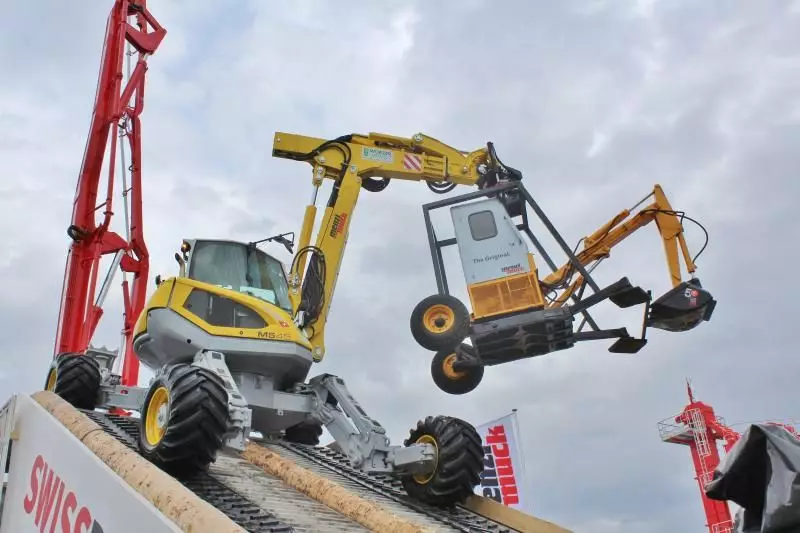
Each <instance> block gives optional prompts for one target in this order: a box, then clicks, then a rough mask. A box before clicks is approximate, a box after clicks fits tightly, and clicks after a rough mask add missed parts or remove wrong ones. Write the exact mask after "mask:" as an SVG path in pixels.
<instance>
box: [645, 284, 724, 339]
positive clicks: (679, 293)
mask: <svg viewBox="0 0 800 533" xmlns="http://www.w3.org/2000/svg"><path fill="white" fill-rule="evenodd" d="M716 305H717V302H716V300H714V298H713V297H712V296H711V293H709V292H708V291H707V290H705V289H703V286H702V285H701V284H700V280H699V279H697V278H692V279H690V280H689V281H684V282H683V283H681V284H680V285H678V286H677V287H675V288H673V289H672V290H670V291H669V292H667V293H666V294H664V295H663V296H661V297H660V298H659V299H658V300H656V301H654V302H653V303H652V304H650V314H649V316H648V317H647V325H648V327H652V328H658V329H663V330H665V331H689V330H690V329H694V328H695V327H697V326H698V325H699V324H700V322H703V321H708V320H710V319H711V314H712V313H713V312H714V307H715V306H716Z"/></svg>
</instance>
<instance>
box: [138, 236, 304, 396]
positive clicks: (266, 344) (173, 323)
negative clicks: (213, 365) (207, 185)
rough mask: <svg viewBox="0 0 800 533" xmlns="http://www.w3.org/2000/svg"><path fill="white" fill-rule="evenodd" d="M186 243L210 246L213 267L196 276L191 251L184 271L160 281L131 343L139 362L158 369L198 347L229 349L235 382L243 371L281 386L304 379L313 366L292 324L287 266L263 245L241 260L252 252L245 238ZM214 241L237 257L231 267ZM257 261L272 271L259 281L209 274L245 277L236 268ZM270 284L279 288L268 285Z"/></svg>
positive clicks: (192, 247)
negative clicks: (232, 283) (226, 282)
mask: <svg viewBox="0 0 800 533" xmlns="http://www.w3.org/2000/svg"><path fill="white" fill-rule="evenodd" d="M185 242H187V243H190V246H189V248H190V251H191V253H195V252H194V250H195V249H197V248H200V249H201V251H202V250H204V248H202V247H204V246H207V247H210V248H208V249H209V250H210V251H209V252H204V253H207V254H209V255H207V257H205V258H204V260H205V261H206V262H207V265H213V266H211V267H209V266H206V267H205V268H206V271H207V272H206V273H205V275H199V276H198V273H199V272H200V270H201V269H200V268H197V269H194V268H193V266H194V265H193V261H192V258H191V255H190V253H187V254H186V258H185V259H184V264H183V265H182V267H181V274H180V275H178V276H175V277H172V278H169V279H166V280H164V281H161V282H160V283H159V285H158V288H157V289H156V291H155V292H154V293H153V295H152V296H151V297H150V299H149V301H148V302H147V304H146V306H145V308H144V311H143V312H142V314H141V315H140V316H139V319H138V321H137V322H136V326H135V329H134V341H133V347H134V350H135V352H136V355H137V357H138V358H139V360H140V361H141V362H142V364H144V365H145V366H147V367H150V368H154V369H155V368H159V367H161V366H162V365H165V364H175V363H183V362H191V361H192V360H193V358H194V357H195V355H196V354H197V352H198V351H199V350H203V349H205V350H212V351H218V352H221V353H223V354H225V362H226V364H227V365H228V368H229V369H230V371H231V374H232V375H233V377H234V379H235V380H237V381H239V380H238V378H240V377H241V375H243V374H249V375H251V376H261V377H263V378H267V379H270V380H272V381H273V382H274V383H275V385H276V387H277V388H278V389H284V388H288V387H290V386H291V385H293V384H294V383H296V382H300V381H303V380H305V378H306V376H307V374H308V371H309V369H310V367H311V364H312V357H311V344H310V342H309V340H308V339H307V338H306V336H305V335H303V333H302V332H301V331H300V329H298V327H297V326H296V325H295V323H294V322H293V319H292V307H291V300H290V299H289V297H288V292H289V291H288V282H287V280H286V278H285V273H284V270H283V265H280V263H279V262H278V261H277V260H276V259H274V258H272V257H271V256H269V255H267V254H265V253H264V252H263V251H261V250H258V249H252V250H251V251H250V252H249V253H250V254H252V255H253V256H254V257H256V256H257V257H258V258H259V259H257V260H252V259H249V258H248V259H246V260H245V261H244V262H242V261H241V260H239V258H240V257H245V256H246V254H247V253H248V252H245V251H244V250H246V247H247V246H248V245H247V244H243V243H236V242H233V241H212V240H200V241H185ZM214 246H220V247H222V246H224V247H225V248H224V250H225V251H226V253H227V254H228V256H229V257H231V258H232V259H231V264H230V265H224V264H223V262H222V261H221V260H219V259H218V257H217V256H213V255H210V254H213V253H214V250H215V249H214V248H213V247H214ZM220 250H223V248H220ZM237 254H238V255H237ZM219 257H224V255H220V256H219ZM254 261H255V262H256V263H258V261H260V262H261V264H262V265H264V264H268V265H270V267H271V270H270V273H271V277H269V276H267V275H266V274H264V275H262V276H261V277H260V279H257V280H256V281H254V282H253V284H254V285H261V287H250V288H248V287H247V286H243V287H239V288H238V290H234V288H232V287H226V286H221V284H220V283H213V281H219V280H214V279H209V276H210V275H211V274H213V273H214V272H216V271H218V272H219V275H220V277H224V276H228V278H230V279H238V278H241V279H244V276H245V274H244V273H242V272H241V271H240V270H237V268H238V267H239V266H240V265H249V267H248V268H251V267H252V265H253V264H254ZM195 262H196V258H195ZM278 265H280V268H279V267H278ZM215 268H216V271H215V270H214V269H215ZM226 268H227V269H228V270H226ZM209 273H211V274H209ZM256 273H257V272H256ZM196 277H200V279H195V278H196ZM220 279H221V278H220ZM265 286H270V287H272V289H274V290H268V289H264V288H263V287H265ZM264 291H266V292H264ZM270 293H273V294H282V295H283V296H282V302H278V300H279V298H277V297H276V298H275V299H276V302H270V301H268V299H265V297H264V296H263V295H264V294H270ZM257 294H261V295H262V296H261V297H259V296H257Z"/></svg>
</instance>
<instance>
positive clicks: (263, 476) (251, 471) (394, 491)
mask: <svg viewBox="0 0 800 533" xmlns="http://www.w3.org/2000/svg"><path fill="white" fill-rule="evenodd" d="M36 396H38V397H36ZM36 396H35V397H36V400H37V401H38V402H39V403H42V405H43V406H44V407H45V408H47V409H48V411H50V412H51V414H53V415H54V416H56V418H58V419H59V421H60V422H61V423H62V424H64V425H65V426H67V428H68V429H70V431H72V432H73V434H76V432H75V431H74V430H73V429H72V428H70V425H71V424H73V423H75V422H76V421H77V422H80V421H81V420H83V421H85V424H84V426H86V425H87V424H90V425H91V426H92V427H94V428H96V429H95V430H94V431H96V430H97V429H102V433H104V436H105V437H106V438H107V437H108V436H110V437H113V441H116V443H117V447H118V448H119V450H121V451H119V450H117V451H116V452H114V453H115V454H116V455H117V456H119V455H123V453H122V452H124V454H128V455H131V456H135V459H137V460H139V461H144V462H145V463H147V462H146V461H145V460H144V459H143V458H141V456H139V454H138V449H137V444H136V443H137V439H138V432H139V421H138V419H135V418H130V417H123V416H118V415H113V414H109V413H103V412H98V411H78V410H75V409H73V408H72V407H71V406H69V405H68V404H66V402H64V401H63V400H61V399H60V398H58V397H57V396H55V395H52V394H50V393H44V395H43V394H42V393H37V395H36ZM67 419H69V420H67ZM85 431H86V429H84V432H85ZM76 436H78V434H76ZM79 438H81V437H79ZM81 440H83V441H84V443H85V440H84V439H83V438H81ZM107 440H111V439H107ZM120 444H121V445H122V446H120ZM93 451H95V450H94V449H93ZM95 453H97V452H96V451H95ZM101 459H102V460H103V461H105V462H107V463H108V462H109V460H108V458H105V457H101ZM137 464H139V465H140V466H141V464H140V463H137ZM110 466H111V465H110ZM147 466H148V468H152V469H155V470H156V471H157V472H158V473H160V475H161V476H163V477H165V478H168V479H169V480H170V481H171V482H172V483H173V484H174V485H176V486H180V487H181V488H184V489H188V491H189V493H191V495H192V496H195V497H196V498H198V499H199V500H200V501H201V502H200V503H202V504H207V507H208V508H209V509H210V510H211V511H213V512H216V513H217V515H215V516H216V519H217V520H219V518H222V519H224V518H227V519H228V524H226V525H225V529H216V527H219V525H220V524H221V523H222V522H220V523H219V524H218V525H217V526H215V527H212V528H211V529H205V528H204V527H203V525H202V520H196V522H195V523H193V524H192V525H184V524H182V523H181V522H180V521H179V520H178V519H176V517H175V516H173V515H170V514H169V513H167V512H165V515H168V516H169V517H170V518H171V519H172V520H173V521H175V522H176V523H177V524H178V525H179V526H181V527H182V530H183V531H193V532H199V531H245V532H248V533H289V532H296V533H311V532H320V533H328V532H331V533H333V532H343V533H350V532H365V531H386V532H392V533H393V532H397V533H401V532H402V533H405V532H409V533H414V532H429V531H443V532H444V531H460V532H490V533H515V532H521V533H569V532H568V531H567V530H565V529H562V528H560V527H558V526H555V525H553V524H550V523H549V522H545V521H541V520H538V519H535V518H533V517H530V516H528V515H524V514H522V513H519V512H516V511H514V510H512V509H508V508H506V507H504V506H501V505H500V506H496V507H493V506H490V505H488V506H487V505H485V504H486V503H487V502H485V501H483V500H485V499H484V498H477V497H476V500H475V502H467V504H466V505H465V506H456V507H455V508H453V509H449V510H443V509H439V508H436V507H432V506H429V505H426V504H423V503H421V502H418V501H415V500H412V499H411V498H409V497H408V496H407V495H406V493H405V491H404V490H403V488H402V486H401V485H400V483H399V481H397V480H396V479H394V478H393V477H391V476H382V475H370V474H366V473H364V472H362V471H360V470H357V469H355V468H353V467H351V466H350V464H349V461H348V460H347V458H346V457H345V456H344V455H343V454H341V453H339V452H338V451H336V450H333V449H331V448H326V447H312V446H305V445H300V444H293V443H288V442H284V441H276V442H271V441H264V442H258V443H255V442H253V443H251V444H250V445H249V446H248V449H247V450H246V451H245V452H244V453H243V454H242V455H241V456H239V455H235V454H232V453H228V452H225V453H220V454H219V456H218V458H217V461H216V462H215V463H214V464H213V465H212V466H211V468H210V469H209V471H208V472H206V473H200V474H195V475H193V476H192V477H190V478H186V479H178V480H174V479H173V478H171V477H169V476H167V475H166V474H164V473H163V472H161V471H160V470H158V469H156V468H155V467H154V466H152V465H151V464H150V463H147ZM113 468H114V467H113V466H112V469H113ZM115 471H117V473H118V474H120V471H118V470H117V469H115ZM123 473H124V472H123ZM123 477H124V476H123ZM126 481H127V482H129V483H130V481H129V480H127V479H126ZM134 488H136V490H138V491H139V492H140V493H144V492H145V490H144V489H142V488H141V487H134ZM147 489H150V487H149V486H148V487H147ZM145 496H146V497H147V498H148V499H151V501H153V499H159V498H161V502H160V503H159V502H155V501H154V504H155V505H156V506H157V507H159V509H162V512H164V510H165V509H166V507H167V506H168V505H169V503H164V500H169V499H170V498H171V496H149V495H145ZM475 503H477V504H478V505H475ZM476 511H480V513H482V514H479V512H476ZM183 513H184V515H186V514H192V512H190V511H187V510H186V509H184V510H183ZM483 515H486V516H483ZM488 516H492V517H493V518H494V519H491V518H488ZM209 525H210V524H209Z"/></svg>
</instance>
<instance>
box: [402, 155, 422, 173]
mask: <svg viewBox="0 0 800 533" xmlns="http://www.w3.org/2000/svg"><path fill="white" fill-rule="evenodd" d="M403 168H405V169H406V170H415V171H417V172H422V156H419V155H417V154H403Z"/></svg>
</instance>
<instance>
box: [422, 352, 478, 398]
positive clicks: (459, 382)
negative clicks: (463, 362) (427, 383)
mask: <svg viewBox="0 0 800 533" xmlns="http://www.w3.org/2000/svg"><path fill="white" fill-rule="evenodd" d="M460 349H461V350H463V351H466V352H467V353H470V354H471V353H473V352H472V350H473V348H472V346H470V345H468V344H463V343H462V344H461V348H460ZM455 358H456V351H455V350H439V351H438V352H436V355H434V356H433V360H432V361H431V376H432V377H433V382H434V383H436V386H437V387H439V389H440V390H442V391H444V392H446V393H447V394H455V395H458V394H467V393H468V392H472V391H473V390H475V388H476V387H477V386H478V385H480V383H481V381H482V380H483V366H473V367H469V368H467V369H464V370H459V371H457V372H456V371H455V370H453V368H452V363H453V360H454V359H455Z"/></svg>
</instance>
